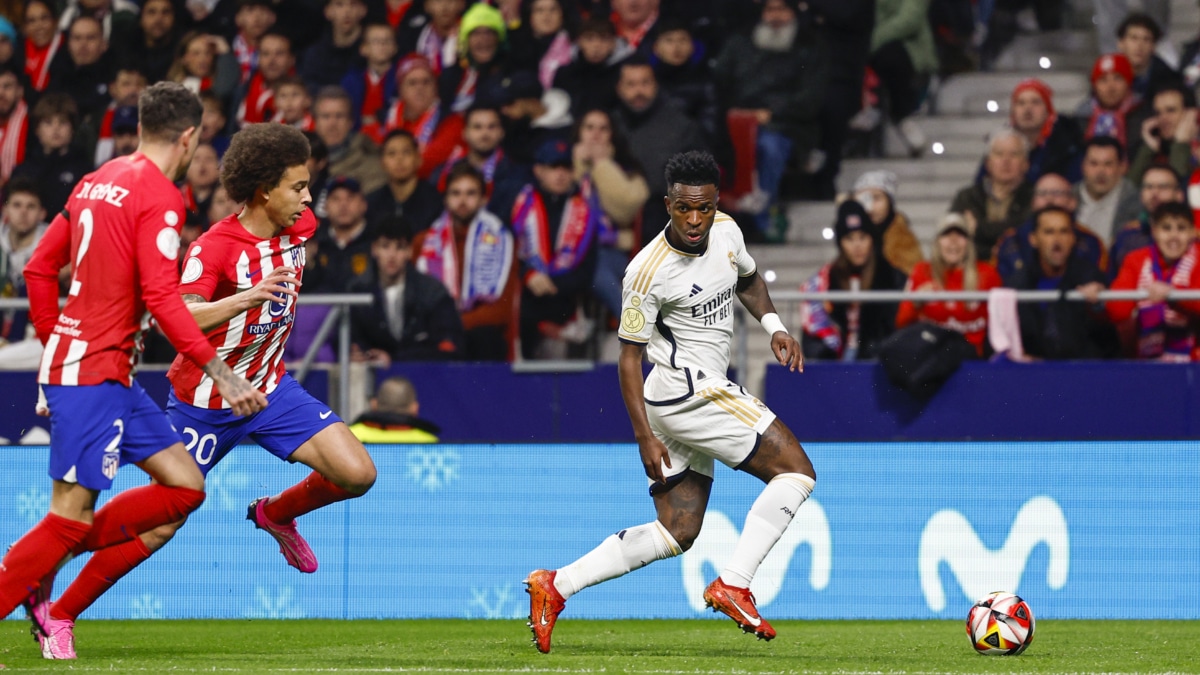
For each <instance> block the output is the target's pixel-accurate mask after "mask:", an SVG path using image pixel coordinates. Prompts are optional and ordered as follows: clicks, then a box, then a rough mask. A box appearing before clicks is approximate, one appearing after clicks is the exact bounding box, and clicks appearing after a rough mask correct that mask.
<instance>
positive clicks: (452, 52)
mask: <svg viewBox="0 0 1200 675" xmlns="http://www.w3.org/2000/svg"><path fill="white" fill-rule="evenodd" d="M457 34H458V26H455V27H454V30H452V31H450V35H449V36H448V37H442V36H441V35H438V32H437V31H436V30H434V29H433V24H429V25H428V26H425V28H424V29H423V30H422V31H421V34H420V35H419V36H418V37H417V49H416V52H417V53H418V54H420V55H421V56H424V57H425V58H426V59H429V65H430V66H432V67H433V74H434V75H441V74H442V69H443V68H446V67H448V66H450V65H453V64H454V60H455V59H457V58H458V40H457V39H456V38H455V36H456V35H457Z"/></svg>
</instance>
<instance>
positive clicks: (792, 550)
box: [681, 499, 833, 612]
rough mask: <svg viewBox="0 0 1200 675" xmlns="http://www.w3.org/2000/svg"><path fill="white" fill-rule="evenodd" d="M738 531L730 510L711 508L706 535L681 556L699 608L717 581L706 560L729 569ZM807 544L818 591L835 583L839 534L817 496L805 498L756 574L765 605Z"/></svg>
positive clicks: (687, 587) (690, 596) (691, 598)
mask: <svg viewBox="0 0 1200 675" xmlns="http://www.w3.org/2000/svg"><path fill="white" fill-rule="evenodd" d="M738 534H739V533H738V529H737V526H736V525H734V524H733V522H732V521H731V520H729V518H728V517H727V516H726V515H725V514H724V513H721V512H720V511H715V510H711V509H710V510H709V511H708V513H706V514H705V515H704V525H703V526H702V527H701V528H700V537H699V538H697V539H696V543H695V544H693V545H692V548H691V549H689V550H688V551H687V552H686V553H684V554H683V556H682V558H681V564H682V566H683V588H684V591H685V592H686V594H687V600H688V604H690V605H691V606H692V609H693V610H695V611H697V612H702V611H704V608H705V605H704V588H705V586H706V585H707V584H708V582H709V581H711V579H707V578H706V575H708V574H709V572H708V571H707V570H706V568H705V566H706V565H707V566H708V568H710V569H717V570H721V569H724V568H725V564H726V563H727V562H729V556H730V555H731V554H732V553H733V549H734V546H735V545H736V544H737V540H738ZM802 544H807V545H808V549H807V550H810V551H811V552H812V562H811V563H810V565H809V572H808V583H809V585H810V586H812V588H813V590H815V591H820V590H824V589H825V587H826V586H828V585H829V575H830V572H831V570H832V569H833V540H832V537H831V536H830V532H829V519H828V518H827V517H826V516H825V509H823V508H821V504H820V503H818V502H817V500H815V499H809V500H808V501H806V502H804V506H803V507H801V508H800V510H799V512H797V513H796V517H795V519H793V520H792V524H791V525H789V526H788V529H787V530H786V531H785V532H784V533H783V537H781V538H780V539H779V542H778V543H776V544H775V548H773V549H771V552H770V553H769V554H768V555H767V557H766V559H765V560H763V563H762V566H761V567H759V568H758V572H757V573H756V574H755V575H754V580H753V581H751V582H750V592H751V593H753V594H754V598H755V600H757V601H758V606H759V607H765V606H766V605H769V604H771V602H772V601H774V600H775V597H776V596H778V595H779V592H780V591H781V590H782V589H783V579H784V577H785V576H786V575H787V571H788V567H790V566H791V562H792V557H793V556H794V555H795V554H796V551H797V549H799V550H802V551H803V550H806V549H804V547H803V546H802Z"/></svg>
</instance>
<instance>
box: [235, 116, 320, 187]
mask: <svg viewBox="0 0 1200 675" xmlns="http://www.w3.org/2000/svg"><path fill="white" fill-rule="evenodd" d="M310 152H311V149H310V148H309V145H308V138H306V137H305V136H304V132H302V131H300V130H299V129H297V128H295V127H293V126H290V125H287V124H279V123H278V122H264V123H261V124H250V125H247V126H245V127H243V128H242V130H241V131H239V132H237V133H236V134H234V135H233V140H231V141H230V143H229V149H228V150H226V151H225V157H224V158H223V159H222V161H221V184H222V185H224V186H225V191H226V192H228V193H229V198H230V199H232V200H233V201H235V202H248V201H250V199H251V198H252V197H254V193H255V192H256V191H257V190H258V189H259V188H262V189H264V190H270V189H271V188H273V187H275V186H276V185H279V181H280V180H282V179H283V174H284V173H285V172H286V171H287V170H288V169H290V168H292V167H293V166H297V165H300V164H304V163H305V162H307V161H308V156H309V154H310Z"/></svg>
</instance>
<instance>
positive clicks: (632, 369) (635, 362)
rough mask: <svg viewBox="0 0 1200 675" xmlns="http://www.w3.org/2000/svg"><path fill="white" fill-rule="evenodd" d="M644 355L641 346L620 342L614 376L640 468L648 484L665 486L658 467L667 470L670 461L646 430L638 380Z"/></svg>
mask: <svg viewBox="0 0 1200 675" xmlns="http://www.w3.org/2000/svg"><path fill="white" fill-rule="evenodd" d="M645 351H646V346H645V345H636V344H630V343H628V342H622V343H621V353H620V355H619V356H618V357H617V376H618V378H619V379H620V381H621V398H622V399H624V401H625V410H626V411H628V412H629V422H630V423H631V424H632V425H633V437H634V438H635V439H637V444H638V453H639V454H641V456H642V468H643V469H644V470H645V472H646V475H647V476H648V477H649V478H650V479H651V480H653V481H655V482H658V483H665V482H666V477H665V476H663V470H662V466H663V463H666V465H667V468H670V467H671V458H670V457H669V456H668V455H667V448H666V446H664V445H663V444H662V441H660V440H658V438H657V437H656V436H655V435H654V432H653V431H651V430H650V419H649V418H648V417H646V401H645V383H644V381H643V380H642V354H643V353H644V352H645Z"/></svg>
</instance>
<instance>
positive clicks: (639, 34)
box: [611, 11, 658, 49]
mask: <svg viewBox="0 0 1200 675" xmlns="http://www.w3.org/2000/svg"><path fill="white" fill-rule="evenodd" d="M611 19H612V23H613V25H614V26H616V27H617V37H619V38H621V39H623V40H625V42H627V43H629V46H630V47H633V48H634V49H637V48H638V47H639V46H641V44H642V40H645V39H646V33H649V32H650V29H651V28H652V27H653V26H654V22H655V21H658V12H657V11H656V12H654V13H653V14H651V15H650V17H649V18H648V19H646V20H645V21H643V22H642V23H641V25H639V26H637V27H636V28H626V27H625V25H624V24H623V23H621V15H620V14H617V13H616V12H613V13H612V17H611Z"/></svg>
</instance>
